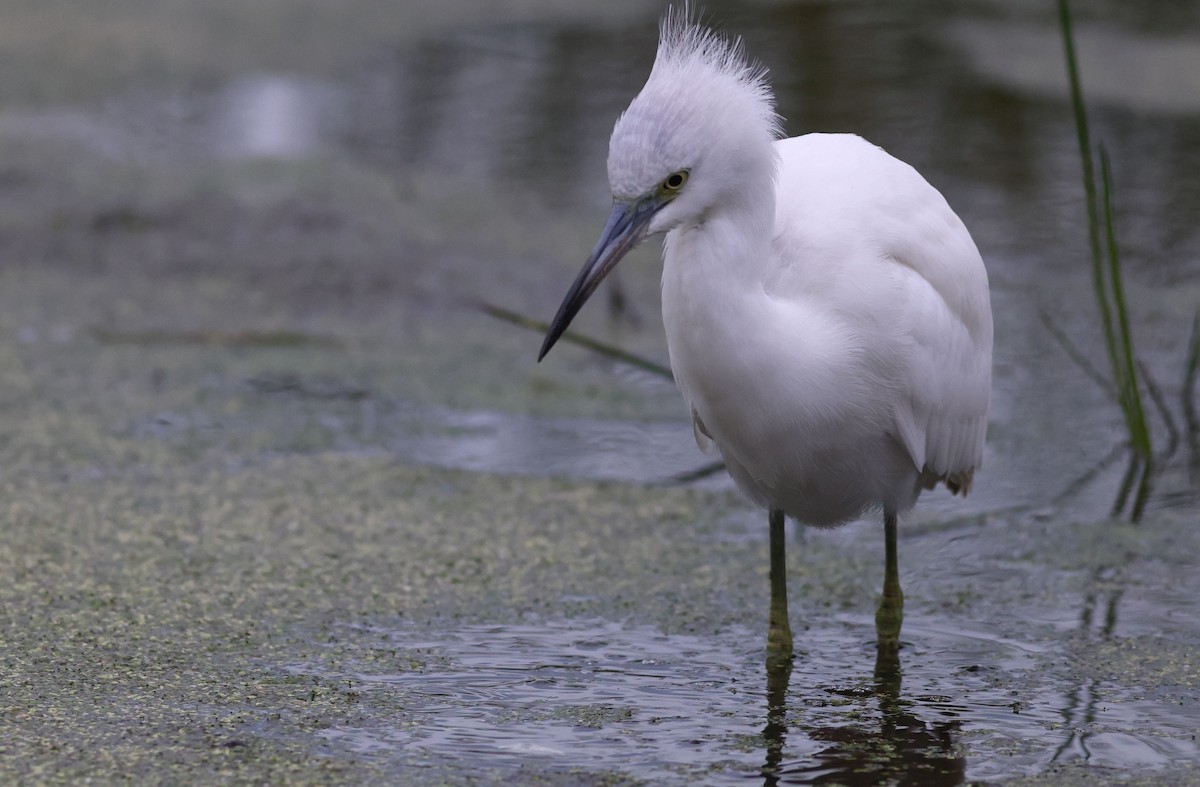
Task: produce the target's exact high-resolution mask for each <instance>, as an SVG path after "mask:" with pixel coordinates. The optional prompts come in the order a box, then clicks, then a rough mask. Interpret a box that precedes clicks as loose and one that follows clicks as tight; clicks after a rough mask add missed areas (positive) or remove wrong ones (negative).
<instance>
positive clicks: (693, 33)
mask: <svg viewBox="0 0 1200 787" xmlns="http://www.w3.org/2000/svg"><path fill="white" fill-rule="evenodd" d="M659 68H664V69H667V68H676V69H679V70H680V71H684V72H686V71H688V70H692V69H701V70H704V71H715V72H717V73H718V74H721V75H723V76H725V77H726V78H729V79H733V80H735V81H736V82H737V83H739V84H740V85H742V86H743V87H744V88H746V90H747V91H749V93H750V94H752V95H753V96H754V97H755V98H756V99H758V100H759V101H760V102H761V110H762V119H763V120H765V121H766V122H767V123H769V124H770V128H771V136H772V137H773V138H778V137H780V136H782V135H783V127H782V120H781V118H780V117H779V115H778V114H776V112H775V95H774V93H772V92H771V85H770V83H769V82H768V81H767V67H766V66H764V65H762V64H761V63H755V62H752V61H751V60H749V58H747V56H746V48H745V45H744V43H743V42H742V37H741V36H734V37H732V38H729V37H727V36H725V35H722V34H721V33H718V32H717V31H715V30H713V29H712V28H709V27H705V26H704V25H703V24H702V23H701V22H700V15H699V13H698V12H697V11H696V9H695V8H693V7H692V5H691V4H690V3H684V4H683V5H682V6H673V7H671V8H668V9H667V12H666V13H665V14H663V18H662V21H661V22H660V23H659V26H658V52H657V54H656V55H655V58H654V70H658V69H659Z"/></svg>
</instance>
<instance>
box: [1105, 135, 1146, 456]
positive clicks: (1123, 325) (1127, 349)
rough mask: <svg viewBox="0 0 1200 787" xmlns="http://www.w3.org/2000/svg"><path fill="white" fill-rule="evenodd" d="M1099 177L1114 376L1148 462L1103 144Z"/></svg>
mask: <svg viewBox="0 0 1200 787" xmlns="http://www.w3.org/2000/svg"><path fill="white" fill-rule="evenodd" d="M1100 178H1101V181H1100V182H1101V188H1102V195H1103V208H1104V240H1105V245H1106V246H1107V247H1108V275H1109V286H1110V287H1111V292H1112V299H1113V311H1114V312H1115V313H1116V319H1117V327H1118V328H1119V329H1120V334H1119V339H1120V342H1119V345H1118V360H1119V361H1120V362H1121V369H1120V372H1119V373H1118V370H1117V369H1116V368H1115V367H1114V369H1113V376H1114V377H1115V378H1116V379H1117V381H1118V392H1119V394H1120V398H1121V409H1122V410H1123V411H1124V412H1125V420H1126V422H1127V424H1128V426H1129V439H1130V441H1131V442H1132V444H1133V450H1135V451H1137V452H1138V453H1139V454H1141V455H1142V458H1143V459H1145V460H1146V461H1147V462H1149V461H1150V458H1151V453H1152V451H1151V446H1150V429H1149V427H1148V426H1147V424H1146V410H1145V408H1144V407H1143V406H1142V392H1141V387H1140V386H1139V385H1138V373H1137V366H1136V362H1135V361H1134V353H1133V333H1132V331H1131V330H1130V327H1129V311H1128V309H1127V308H1126V305H1125V287H1124V285H1123V284H1122V282H1121V255H1120V252H1119V249H1118V246H1117V231H1116V224H1115V221H1114V218H1113V208H1112V192H1113V187H1112V174H1111V169H1110V167H1109V163H1108V152H1107V151H1106V150H1105V149H1104V146H1103V145H1101V146H1100Z"/></svg>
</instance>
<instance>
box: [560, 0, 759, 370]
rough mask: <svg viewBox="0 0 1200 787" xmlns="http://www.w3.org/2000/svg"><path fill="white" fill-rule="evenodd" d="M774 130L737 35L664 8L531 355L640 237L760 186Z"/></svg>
mask: <svg viewBox="0 0 1200 787" xmlns="http://www.w3.org/2000/svg"><path fill="white" fill-rule="evenodd" d="M778 136H779V117H778V116H777V115H776V114H775V107H774V98H773V96H772V94H771V89H770V87H769V86H768V84H767V81H766V71H765V69H763V68H761V67H759V66H755V65H752V64H751V63H749V62H748V61H747V60H746V56H745V54H744V52H743V50H742V45H741V41H740V39H732V40H731V39H727V38H725V37H724V36H721V35H719V34H717V33H715V32H713V31H712V30H709V29H708V28H705V27H702V26H700V25H699V24H697V23H696V22H695V21H693V19H692V18H691V14H690V12H689V11H688V10H687V8H686V7H685V8H684V9H683V10H682V11H680V10H677V9H672V10H670V11H668V12H667V14H666V16H665V17H664V18H663V21H662V24H661V26H660V30H659V42H658V54H657V56H656V57H655V60H654V67H653V68H652V69H651V71H650V77H649V78H648V79H647V80H646V84H645V86H644V87H643V88H642V90H641V92H640V93H638V95H637V97H636V98H634V99H633V102H632V103H631V104H630V105H629V108H628V109H626V110H625V113H624V114H622V115H621V117H620V119H619V120H617V124H616V126H615V127H614V128H613V133H612V137H611V139H610V140H609V143H608V181H609V185H610V186H611V187H612V194H613V209H612V213H611V214H610V215H609V217H608V222H607V223H606V224H605V226H604V230H603V232H602V233H601V236H600V240H599V241H598V242H597V243H596V247H595V248H594V249H593V250H592V253H591V255H590V256H589V257H588V260H587V262H586V263H585V264H584V266H583V270H582V271H580V273H579V276H578V277H577V278H576V279H575V283H574V284H573V285H572V286H571V289H570V290H569V291H568V292H567V296H566V298H565V299H564V300H563V302H562V305H561V306H560V307H559V310H558V314H557V315H556V316H555V318H554V320H553V321H552V322H551V324H550V330H549V331H548V332H547V334H546V340H545V342H544V343H543V344H542V350H541V353H540V354H539V355H538V360H541V359H542V358H543V357H544V356H545V355H546V353H547V352H549V351H550V348H551V347H552V346H554V343H555V342H556V341H558V338H559V337H560V336H561V335H562V333H563V331H565V330H566V328H567V325H569V324H570V322H571V320H572V319H573V318H574V317H575V315H576V314H577V313H578V312H579V309H580V308H581V307H582V306H583V303H584V301H586V300H587V299H588V297H589V296H590V295H591V294H592V292H593V291H594V290H595V289H596V287H597V285H599V284H600V281H601V280H602V279H603V278H604V277H605V276H606V275H608V272H609V271H611V270H612V269H613V268H614V267H615V266H616V264H617V263H618V262H619V261H620V260H621V258H622V257H624V256H625V255H626V253H628V252H629V250H630V249H632V248H633V247H634V246H636V245H637V244H638V243H639V242H640V241H641V240H642V239H643V238H645V237H647V236H648V235H655V234H657V233H660V232H667V231H670V230H672V229H675V228H676V227H679V226H686V225H696V224H700V223H702V222H703V221H704V220H705V217H706V216H707V215H708V214H709V213H710V212H711V211H712V210H713V209H715V208H717V207H720V206H723V205H731V204H735V203H737V202H740V201H742V200H744V199H746V197H747V195H749V194H751V193H754V192H755V191H761V188H762V185H763V184H764V183H766V182H768V181H769V180H770V179H771V178H772V177H773V175H774V167H775V154H774V152H773V149H772V146H771V143H772V141H774V140H775V139H776V138H777V137H778ZM771 193H773V190H771Z"/></svg>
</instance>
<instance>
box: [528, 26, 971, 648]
mask: <svg viewBox="0 0 1200 787" xmlns="http://www.w3.org/2000/svg"><path fill="white" fill-rule="evenodd" d="M779 137H780V118H779V117H778V115H776V113H775V109H774V98H773V95H772V92H771V89H770V87H769V85H768V84H767V81H766V71H765V69H763V68H761V67H758V66H755V65H752V64H750V63H749V62H748V61H747V59H746V57H745V54H744V52H743V48H742V44H741V41H740V39H733V40H730V39H727V38H725V37H724V36H721V35H719V34H717V33H715V32H713V31H712V30H710V29H707V28H705V27H703V26H701V25H700V24H699V23H698V22H696V21H695V20H694V19H692V15H691V13H690V12H688V11H687V10H686V8H685V9H684V10H682V11H679V10H670V11H668V12H667V14H666V16H665V17H664V18H663V21H662V23H661V26H660V37H659V44H658V54H657V56H656V58H655V61H654V66H653V68H652V69H651V72H650V76H649V78H648V79H647V81H646V84H645V86H644V87H643V88H642V90H641V92H640V93H639V94H638V95H637V96H636V97H635V98H634V99H633V102H632V103H631V104H630V105H629V108H628V109H626V110H625V112H624V114H623V115H621V117H620V119H619V120H617V123H616V126H615V128H614V129H613V133H612V138H611V140H610V142H609V154H608V178H609V184H610V186H611V188H612V194H613V209H612V213H611V214H610V215H609V217H608V221H607V223H606V224H605V226H604V230H603V232H602V234H601V237H600V240H599V242H598V243H597V244H596V246H595V248H594V249H593V251H592V253H591V256H590V257H588V259H587V262H586V263H585V264H584V266H583V269H582V270H581V271H580V273H579V275H578V277H577V278H576V280H575V282H574V284H573V285H572V286H571V288H570V290H569V292H568V293H567V295H566V297H565V299H564V300H563V302H562V305H561V307H560V308H559V310H558V314H557V315H556V316H555V318H554V320H553V322H552V323H551V325H550V329H549V331H548V333H547V335H546V339H545V343H544V344H543V345H542V349H541V353H540V354H539V355H538V360H539V361H540V360H541V359H542V358H543V357H544V356H545V355H546V353H547V352H549V350H550V348H551V347H553V346H554V343H555V342H556V341H557V340H558V338H559V336H561V335H562V333H563V331H564V330H565V329H566V328H567V326H568V324H569V323H570V322H571V320H572V319H573V318H574V316H575V315H576V313H578V311H579V309H580V307H581V306H582V305H583V303H584V301H586V300H587V298H588V296H589V295H591V293H592V292H593V291H594V290H595V288H596V286H597V285H598V284H599V283H600V281H601V279H603V278H604V276H605V275H606V274H607V273H608V272H609V271H610V270H612V268H613V266H615V265H616V264H617V262H618V261H619V260H620V259H621V258H622V257H623V256H624V255H625V254H626V252H628V251H629V250H630V249H631V248H633V247H634V246H635V245H636V244H637V243H638V242H639V241H641V240H642V239H643V238H645V237H647V236H651V235H656V234H659V233H664V232H665V233H667V235H666V240H665V243H664V253H663V274H662V311H663V325H664V327H665V329H666V338H667V348H668V352H669V354H670V360H671V369H672V370H673V372H674V375H675V379H676V382H677V383H678V386H679V389H680V391H681V392H682V394H683V397H684V399H685V400H686V402H687V405H688V406H689V408H690V411H691V417H692V423H693V426H694V429H695V434H696V441H697V443H699V445H700V447H701V448H702V449H703V448H708V447H709V445H710V444H714V443H715V444H716V447H717V449H718V450H719V451H720V453H721V456H722V457H723V459H724V460H725V465H726V467H727V468H728V470H729V473H730V475H731V476H732V477H733V479H734V481H735V482H736V483H737V485H738V487H740V488H741V489H742V490H743V491H744V492H745V493H746V494H747V495H748V496H749V497H750V498H751V499H752V500H753V501H755V502H756V503H758V504H759V505H761V506H763V507H765V508H766V509H767V510H768V512H769V513H768V521H769V527H770V547H771V609H770V617H769V629H768V640H767V642H768V655H769V656H770V655H772V654H773V655H774V656H776V657H779V656H782V657H786V658H790V657H791V654H792V635H791V629H790V626H789V623H788V614H787V588H786V577H785V570H786V569H785V562H784V548H785V545H784V544H785V541H784V516H785V515H787V516H790V517H792V518H793V519H796V520H798V521H799V522H802V523H805V524H808V525H815V526H818V527H830V526H834V525H839V524H842V523H844V522H847V521H849V520H852V519H855V518H857V517H859V516H860V515H862V514H863V513H864V512H866V511H868V510H871V509H882V511H883V518H884V533H885V543H886V549H885V555H886V558H885V572H884V584H883V594H882V597H881V599H880V602H879V608H878V612H877V614H876V627H877V637H878V643H879V647H880V648H895V647H897V643H898V639H897V638H898V636H899V631H900V624H901V620H902V618H903V595H902V593H901V589H900V582H899V575H898V570H897V559H896V521H897V516H898V515H899V514H901V513H903V512H905V511H907V510H908V509H910V508H911V507H912V506H913V505H914V504H915V502H916V499H917V496H918V495H919V494H920V492H921V490H923V489H932V488H933V487H934V486H935V485H936V484H937V483H939V482H941V483H944V484H945V485H946V487H948V488H949V489H950V491H951V492H953V493H963V494H965V493H966V492H967V491H968V489H969V488H970V486H971V480H972V477H973V475H974V472H975V470H976V468H978V467H979V464H980V460H981V458H982V453H983V442H984V436H985V433H986V431H987V415H988V406H989V399H990V392H991V361H992V314H991V305H990V303H989V294H988V280H987V272H986V270H985V269H984V265H983V260H982V259H981V257H980V255H979V251H978V249H977V248H976V246H975V243H974V242H973V241H972V239H971V236H970V234H969V233H968V232H967V229H966V227H965V226H964V225H963V223H962V221H960V220H959V218H958V216H957V215H955V213H954V211H953V210H951V209H950V206H949V205H947V203H946V200H945V199H944V198H943V197H942V195H941V194H940V193H939V192H938V191H937V190H936V189H935V188H934V187H933V186H931V185H930V184H929V183H928V182H927V181H926V180H925V179H924V178H922V177H921V175H920V174H918V173H917V172H916V170H914V169H913V168H912V167H910V166H909V165H907V164H905V163H903V162H901V161H899V160H898V159H895V158H893V157H892V156H890V155H888V154H887V153H885V152H884V151H883V150H881V149H880V148H878V147H876V146H874V145H872V144H870V143H868V142H866V141H865V140H863V139H862V138H860V137H858V136H854V135H851V134H806V135H803V136H799V137H792V138H790V139H779Z"/></svg>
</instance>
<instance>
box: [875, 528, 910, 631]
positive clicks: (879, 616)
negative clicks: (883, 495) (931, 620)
mask: <svg viewBox="0 0 1200 787" xmlns="http://www.w3.org/2000/svg"><path fill="white" fill-rule="evenodd" d="M883 538H884V565H883V595H882V596H880V598H879V609H878V610H876V611H875V635H876V637H877V640H876V641H877V644H878V647H879V649H880V650H891V651H894V650H895V649H896V648H898V647H899V645H900V625H901V624H902V623H903V622H904V593H903V592H902V591H901V590H900V570H899V567H898V566H897V560H896V512H894V511H884V512H883Z"/></svg>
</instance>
